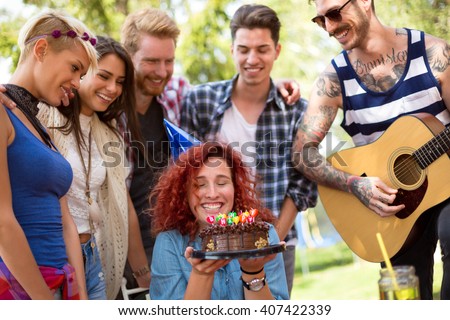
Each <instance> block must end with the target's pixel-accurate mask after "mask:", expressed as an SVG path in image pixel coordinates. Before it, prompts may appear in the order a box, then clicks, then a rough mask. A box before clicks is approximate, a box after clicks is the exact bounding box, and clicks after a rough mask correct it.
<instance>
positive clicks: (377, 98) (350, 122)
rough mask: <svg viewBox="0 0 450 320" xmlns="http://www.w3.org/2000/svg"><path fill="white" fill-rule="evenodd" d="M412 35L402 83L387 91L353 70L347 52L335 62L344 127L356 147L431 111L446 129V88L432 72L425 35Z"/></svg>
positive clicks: (449, 115)
mask: <svg viewBox="0 0 450 320" xmlns="http://www.w3.org/2000/svg"><path fill="white" fill-rule="evenodd" d="M406 30H407V32H408V56H407V61H406V66H405V70H404V72H403V74H402V76H401V77H400V79H399V81H398V82H397V83H396V84H395V85H394V86H393V87H391V88H390V89H389V90H387V91H384V92H375V91H372V90H370V89H369V88H368V87H367V86H366V85H365V84H364V83H363V82H362V81H361V80H360V79H359V77H358V75H357V74H356V72H355V70H354V69H353V67H352V65H351V63H350V60H349V58H348V55H347V53H346V51H345V50H344V51H342V52H341V53H340V54H339V55H338V56H337V57H335V58H334V59H333V60H332V64H333V66H334V68H335V70H336V72H337V75H338V77H339V82H340V85H341V88H342V97H343V109H344V119H343V121H342V123H341V126H342V128H344V130H345V131H346V132H347V133H348V134H349V135H350V136H351V137H352V139H353V142H354V143H355V145H356V146H360V145H365V144H368V143H371V142H373V141H375V140H376V139H378V138H379V137H380V136H381V135H382V134H383V132H384V131H385V130H386V129H387V128H388V127H389V126H390V125H391V124H392V123H393V122H394V121H395V120H396V119H398V118H399V117H401V116H403V115H408V114H414V113H419V112H427V113H429V114H432V115H434V116H435V117H436V118H438V119H439V120H440V121H441V122H442V123H443V124H444V125H445V126H447V125H448V124H449V123H450V113H449V112H448V110H447V108H446V107H445V104H444V101H443V100H442V89H441V86H440V85H439V83H438V81H437V80H436V78H435V77H434V76H433V73H432V72H431V68H430V66H429V64H428V59H427V55H426V50H425V34H424V32H422V31H418V30H409V29H406Z"/></svg>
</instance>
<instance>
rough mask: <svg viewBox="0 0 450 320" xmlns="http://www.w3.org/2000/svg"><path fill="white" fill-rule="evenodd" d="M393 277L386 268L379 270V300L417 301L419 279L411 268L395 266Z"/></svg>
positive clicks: (418, 297) (418, 296)
mask: <svg viewBox="0 0 450 320" xmlns="http://www.w3.org/2000/svg"><path fill="white" fill-rule="evenodd" d="M393 268H394V275H392V274H391V272H389V270H388V269H387V268H383V269H381V270H380V280H379V281H378V288H379V291H380V300H419V299H420V291H419V278H418V277H417V276H416V270H415V269H414V267H413V266H395V267H393Z"/></svg>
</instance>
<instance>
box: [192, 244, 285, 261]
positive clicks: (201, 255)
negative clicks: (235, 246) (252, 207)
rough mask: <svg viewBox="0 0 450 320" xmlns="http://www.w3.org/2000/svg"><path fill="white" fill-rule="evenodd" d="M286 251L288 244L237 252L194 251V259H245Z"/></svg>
mask: <svg viewBox="0 0 450 320" xmlns="http://www.w3.org/2000/svg"><path fill="white" fill-rule="evenodd" d="M284 250H286V244H284V243H282V244H274V245H271V246H268V247H265V248H262V249H251V250H237V251H213V252H207V251H200V250H194V251H193V252H192V258H197V259H208V260H220V259H241V258H242V259H245V258H256V257H263V256H267V255H269V254H272V253H278V252H282V251H284Z"/></svg>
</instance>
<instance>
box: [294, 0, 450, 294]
mask: <svg viewBox="0 0 450 320" xmlns="http://www.w3.org/2000/svg"><path fill="white" fill-rule="evenodd" d="M374 2H375V1H374V0H348V1H342V0H316V1H315V6H316V11H317V16H316V17H314V18H313V19H312V22H314V23H316V24H317V25H318V26H319V27H320V28H321V29H324V30H325V32H327V33H328V34H329V35H330V37H334V38H335V39H336V40H337V41H338V42H339V43H340V44H341V46H342V48H343V51H342V52H341V53H340V54H339V55H338V56H336V57H335V58H334V59H333V60H332V61H331V64H330V65H329V66H328V67H327V68H326V69H325V71H323V72H322V74H320V76H319V77H318V79H317V80H316V81H315V84H314V86H313V90H312V92H311V95H310V100H309V106H308V109H307V111H306V113H305V116H304V117H303V119H302V123H301V124H300V127H299V129H298V131H297V137H296V141H295V143H294V153H293V154H294V155H293V161H294V163H295V165H296V168H297V169H298V170H299V171H300V172H302V173H303V174H304V175H305V176H307V177H308V178H310V179H311V180H314V181H316V182H318V183H319V184H323V185H326V186H328V187H331V188H335V189H338V190H341V191H344V192H349V193H352V194H353V195H354V196H355V197H357V199H359V200H360V201H361V202H362V203H363V204H364V205H365V206H366V207H368V208H369V209H371V210H372V211H373V214H376V215H379V216H381V217H389V216H392V215H394V214H396V213H397V212H399V211H401V210H402V209H403V208H404V204H399V205H397V204H396V205H394V204H393V203H394V199H395V198H396V194H397V190H396V189H392V188H391V187H389V186H387V185H386V184H385V183H384V182H383V181H382V180H381V178H379V177H366V176H364V175H363V176H355V175H350V174H348V173H345V172H343V171H340V170H338V169H335V168H334V167H332V166H330V165H327V163H326V161H325V159H324V158H323V156H321V155H320V154H319V152H318V145H319V143H320V142H321V141H322V140H323V139H324V137H325V135H326V134H327V132H328V131H329V129H330V127H331V124H332V122H333V120H334V119H335V116H336V114H337V112H338V110H339V108H341V109H342V110H343V112H344V120H343V121H342V123H341V126H342V127H343V128H344V129H345V130H346V131H347V133H348V134H349V135H350V136H351V137H352V140H353V142H354V143H355V145H356V146H361V145H366V144H369V143H372V142H374V141H375V140H377V139H378V138H379V137H380V136H381V135H382V133H383V132H384V131H385V130H386V129H387V128H388V127H389V126H390V125H391V124H392V123H393V122H394V121H395V120H396V119H398V118H399V117H401V116H403V115H406V114H414V113H419V112H426V113H429V114H432V115H433V116H435V117H436V118H437V119H439V120H440V121H441V122H442V123H443V124H444V125H446V126H447V125H449V123H450V113H449V108H450V66H449V63H450V62H449V56H450V49H449V48H450V47H449V45H448V43H446V42H445V41H444V40H442V39H438V38H435V37H433V36H431V35H427V34H424V33H423V32H420V31H417V30H409V29H397V28H393V27H389V26H385V25H383V24H381V22H380V21H379V20H378V18H377V16H376V14H375V5H374ZM407 130H411V131H412V130H415V128H407ZM407 130H406V132H405V135H408V132H407ZM449 147H450V146H449ZM380 152H382V151H381V150H380ZM444 156H445V155H444ZM448 169H449V170H450V168H448ZM422 216H425V217H426V218H425V219H424V223H425V226H424V231H423V232H422V233H421V234H420V235H419V239H418V240H417V241H416V242H415V243H414V244H413V245H412V246H411V247H409V249H407V250H406V251H405V252H402V253H400V254H397V255H396V256H395V257H393V258H392V263H393V264H394V265H400V264H407V265H413V266H414V267H415V268H416V274H417V275H418V276H419V279H420V280H419V281H420V296H421V298H422V299H432V297H433V296H432V282H433V264H434V261H433V254H434V252H435V249H436V243H437V239H438V236H439V240H440V244H441V250H442V254H443V258H442V260H443V268H444V277H443V283H442V287H441V298H442V299H450V201H449V199H447V200H445V201H444V202H442V203H440V204H438V205H436V206H434V207H432V208H430V209H428V210H427V211H426V212H424V213H423V214H422ZM350 217H351V215H350V213H349V218H350ZM350 219H351V218H350ZM363 227H364V226H361V228H363ZM374 237H375V235H374Z"/></svg>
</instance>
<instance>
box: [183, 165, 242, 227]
mask: <svg viewBox="0 0 450 320" xmlns="http://www.w3.org/2000/svg"><path fill="white" fill-rule="evenodd" d="M188 203H189V208H190V209H191V212H192V213H193V214H194V216H195V217H196V218H197V221H198V223H199V225H200V228H203V227H206V226H207V225H208V223H207V221H206V217H207V216H209V215H214V216H216V215H218V214H219V213H228V212H230V211H231V210H232V209H233V204H234V184H233V180H232V176H231V169H230V167H229V166H228V165H227V163H226V161H225V160H224V159H222V158H209V159H208V160H207V161H206V162H205V163H204V164H203V166H202V167H201V168H200V170H199V171H198V173H197V176H196V177H194V181H193V182H192V183H191V185H190V186H189V188H188Z"/></svg>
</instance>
